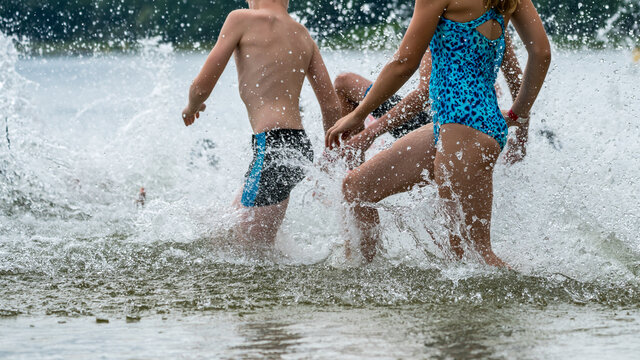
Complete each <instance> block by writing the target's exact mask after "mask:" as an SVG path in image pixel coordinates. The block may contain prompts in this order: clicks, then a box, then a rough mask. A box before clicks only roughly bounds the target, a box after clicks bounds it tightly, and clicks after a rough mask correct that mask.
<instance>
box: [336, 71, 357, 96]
mask: <svg viewBox="0 0 640 360" xmlns="http://www.w3.org/2000/svg"><path fill="white" fill-rule="evenodd" d="M353 75H354V74H353V73H342V74H340V75H338V76H337V77H336V80H335V81H334V82H333V86H334V87H335V88H336V91H338V92H345V91H348V90H349V83H350V82H351V78H352V77H353Z"/></svg>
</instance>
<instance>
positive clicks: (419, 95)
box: [369, 50, 431, 137]
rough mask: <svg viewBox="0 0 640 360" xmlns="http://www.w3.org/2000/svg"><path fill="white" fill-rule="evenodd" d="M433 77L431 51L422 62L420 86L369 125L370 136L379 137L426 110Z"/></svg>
mask: <svg viewBox="0 0 640 360" xmlns="http://www.w3.org/2000/svg"><path fill="white" fill-rule="evenodd" d="M430 79H431V51H430V50H427V52H426V53H425V54H424V56H423V57H422V60H421V62H420V83H419V84H418V88H417V89H415V90H413V91H412V92H410V93H409V94H408V95H407V96H405V97H404V98H403V99H402V101H400V102H399V103H398V104H397V105H396V106H394V107H393V108H392V109H391V110H389V112H388V113H386V114H385V115H384V116H383V117H381V118H380V119H379V120H378V121H377V122H376V123H375V124H373V125H371V126H370V127H369V129H370V130H369V131H370V133H369V136H373V137H378V136H380V135H382V134H384V133H386V132H387V131H389V130H392V129H395V128H396V127H398V126H401V125H402V124H404V123H405V122H407V121H409V120H411V119H413V118H414V117H415V116H416V115H418V114H419V113H420V112H422V111H424V110H425V108H426V104H427V102H428V101H429V80H430Z"/></svg>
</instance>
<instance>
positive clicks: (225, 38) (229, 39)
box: [182, 10, 246, 126]
mask: <svg viewBox="0 0 640 360" xmlns="http://www.w3.org/2000/svg"><path fill="white" fill-rule="evenodd" d="M245 21H246V15H245V12H244V11H242V10H236V11H232V12H231V13H230V14H229V16H227V20H226V21H225V23H224V25H223V26H222V29H221V30H220V36H219V37H218V42H216V45H215V46H214V48H213V50H211V53H209V56H208V57H207V60H206V61H205V63H204V66H203V67H202V70H200V74H198V76H197V77H196V79H195V80H194V81H193V83H192V84H191V88H190V89H189V105H187V107H186V108H185V109H184V110H183V111H182V119H183V120H184V124H185V125H187V126H189V125H191V124H193V122H194V121H195V119H196V118H197V117H199V116H200V114H199V113H200V111H204V110H205V108H206V106H205V105H204V102H205V101H206V100H207V99H208V98H209V95H211V92H212V91H213V88H214V87H215V86H216V83H217V82H218V79H220V76H221V75H222V72H223V71H224V68H225V67H226V66H227V63H228V62H229V59H230V58H231V55H233V52H234V51H235V49H236V47H237V46H238V43H239V42H240V39H241V38H242V33H243V29H244V27H245V26H244V25H245Z"/></svg>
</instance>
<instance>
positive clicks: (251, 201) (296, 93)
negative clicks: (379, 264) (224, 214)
mask: <svg viewBox="0 0 640 360" xmlns="http://www.w3.org/2000/svg"><path fill="white" fill-rule="evenodd" d="M247 3H248V4H249V9H243V10H236V11H233V12H231V13H230V14H229V16H228V17H227V19H226V21H225V23H224V25H223V27H222V29H221V31H220V36H219V38H218V42H217V43H216V45H215V47H214V48H213V50H212V51H211V53H210V54H209V57H208V58H207V60H206V62H205V64H204V67H203V68H202V70H201V72H200V74H199V75H198V77H197V78H196V79H195V80H194V82H193V84H192V85H191V89H190V91H189V105H187V107H186V108H185V109H184V110H183V112H182V118H183V120H184V123H185V125H187V126H189V125H191V124H193V123H194V121H195V119H196V118H199V116H200V114H199V113H200V112H202V111H204V110H205V109H206V106H205V105H204V102H205V100H206V99H207V98H208V97H209V95H210V94H211V92H212V91H213V88H214V87H215V85H216V83H217V81H218V79H219V78H220V76H221V74H222V72H223V70H224V68H225V67H226V65H227V62H228V61H229V58H230V57H231V55H232V54H235V60H236V66H237V69H238V80H239V81H238V83H239V90H240V97H241V98H242V101H243V102H244V104H245V106H246V108H247V112H248V115H249V122H250V123H251V127H252V128H253V143H252V145H253V153H254V156H253V162H252V164H251V166H250V167H249V171H248V172H247V174H246V176H245V183H244V187H243V190H242V194H241V196H239V198H238V199H237V200H236V204H237V206H238V207H240V208H243V209H245V210H246V211H245V212H244V213H245V216H244V218H243V220H242V226H241V230H242V233H243V237H245V240H248V241H249V242H251V243H252V245H258V246H263V245H270V244H273V242H274V240H275V237H276V234H277V232H278V228H279V227H280V225H281V224H282V221H283V220H284V216H285V213H286V210H287V205H288V203H289V194H290V193H291V190H292V189H293V188H294V187H295V186H296V185H297V184H298V183H299V182H300V181H302V179H303V178H304V175H305V174H304V168H305V164H310V163H311V162H312V161H313V151H312V148H311V143H310V141H309V138H308V137H307V135H306V133H305V131H304V129H303V127H302V119H301V116H300V111H299V98H300V92H301V89H302V85H303V83H304V79H305V77H306V78H307V79H308V80H309V82H310V83H311V87H312V88H313V90H314V92H315V95H316V97H317V98H318V102H319V103H320V107H321V111H322V117H323V123H324V129H325V131H326V130H328V129H329V128H330V127H331V126H333V124H334V123H335V122H336V121H337V120H338V119H339V118H340V115H341V108H340V103H339V100H338V96H337V94H336V92H335V89H334V88H333V84H332V82H331V78H330V76H329V73H328V71H327V69H326V67H325V64H324V61H323V60H322V56H321V55H320V51H319V49H318V46H317V45H316V43H315V42H314V41H313V40H312V39H311V36H310V35H309V32H308V31H307V29H306V28H305V27H304V26H303V25H301V24H299V23H297V22H296V21H295V20H293V19H292V18H291V17H290V16H289V14H288V13H287V8H288V5H289V0H248V1H247Z"/></svg>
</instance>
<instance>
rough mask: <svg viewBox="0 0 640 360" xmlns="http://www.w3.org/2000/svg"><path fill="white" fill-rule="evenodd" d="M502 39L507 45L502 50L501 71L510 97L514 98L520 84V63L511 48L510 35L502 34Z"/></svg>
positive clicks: (516, 95)
mask: <svg viewBox="0 0 640 360" xmlns="http://www.w3.org/2000/svg"><path fill="white" fill-rule="evenodd" d="M504 35H505V36H504V40H505V43H506V45H507V47H506V48H505V50H504V59H503V61H502V67H501V68H502V73H503V74H504V77H505V79H506V80H507V85H508V86H509V91H510V92H511V98H512V99H513V100H515V99H516V98H517V97H518V92H519V91H520V86H522V69H521V68H520V63H519V62H518V58H517V57H516V52H515V51H514V50H513V43H512V42H511V36H509V33H505V34H504Z"/></svg>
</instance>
